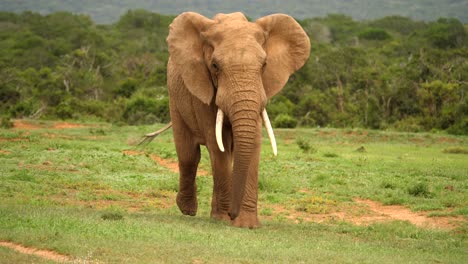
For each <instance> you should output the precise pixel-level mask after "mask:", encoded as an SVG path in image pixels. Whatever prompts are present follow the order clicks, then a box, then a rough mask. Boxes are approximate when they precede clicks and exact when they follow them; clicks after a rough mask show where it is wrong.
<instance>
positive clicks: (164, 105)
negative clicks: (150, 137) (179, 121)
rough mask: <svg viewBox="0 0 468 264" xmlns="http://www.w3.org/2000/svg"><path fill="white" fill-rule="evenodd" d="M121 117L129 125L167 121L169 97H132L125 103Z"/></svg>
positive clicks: (168, 118) (168, 117)
mask: <svg viewBox="0 0 468 264" xmlns="http://www.w3.org/2000/svg"><path fill="white" fill-rule="evenodd" d="M122 118H123V120H124V121H125V122H127V123H128V124H131V125H139V124H152V123H156V122H157V123H165V122H168V121H169V120H170V116H169V98H167V97H161V98H156V99H154V98H145V97H136V98H132V99H131V100H130V101H128V102H127V104H126V105H125V109H124V112H123V115H122Z"/></svg>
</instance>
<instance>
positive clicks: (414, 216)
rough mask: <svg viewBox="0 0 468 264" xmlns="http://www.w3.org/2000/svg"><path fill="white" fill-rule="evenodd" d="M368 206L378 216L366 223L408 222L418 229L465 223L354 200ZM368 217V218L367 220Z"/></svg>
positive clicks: (367, 220)
mask: <svg viewBox="0 0 468 264" xmlns="http://www.w3.org/2000/svg"><path fill="white" fill-rule="evenodd" d="M354 201H355V202H356V203H358V204H363V205H366V206H367V207H368V208H369V209H370V210H371V212H373V213H375V214H376V215H373V216H365V217H363V220H365V221H364V222H372V221H374V222H380V221H388V220H400V221H408V222H410V223H412V224H413V225H415V226H418V227H428V228H443V229H453V228H456V227H457V226H458V224H459V223H460V222H461V221H463V220H462V219H461V218H459V217H454V216H452V217H448V216H443V217H428V213H427V212H413V211H411V210H409V209H408V208H406V207H403V206H400V205H382V204H381V203H379V202H375V201H371V200H363V199H355V200H354ZM366 217H367V218H366Z"/></svg>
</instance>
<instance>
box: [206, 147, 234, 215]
mask: <svg viewBox="0 0 468 264" xmlns="http://www.w3.org/2000/svg"><path fill="white" fill-rule="evenodd" d="M225 142H226V141H225ZM230 144H231V143H229V144H226V145H227V146H230ZM214 148H215V149H216V150H215V151H210V158H211V167H212V172H213V196H212V200H211V217H212V218H215V219H218V220H226V221H229V220H230V218H229V215H228V212H229V206H230V204H231V182H232V180H231V178H232V155H231V151H230V147H227V149H226V151H225V152H224V153H223V152H220V151H219V149H217V148H218V146H214Z"/></svg>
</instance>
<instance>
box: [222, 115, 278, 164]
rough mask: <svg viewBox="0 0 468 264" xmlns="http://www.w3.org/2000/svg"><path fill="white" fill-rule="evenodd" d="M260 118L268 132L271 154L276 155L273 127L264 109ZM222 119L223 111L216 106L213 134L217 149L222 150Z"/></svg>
mask: <svg viewBox="0 0 468 264" xmlns="http://www.w3.org/2000/svg"><path fill="white" fill-rule="evenodd" d="M262 119H263V123H264V124H265V128H266V130H267V133H268V138H269V139H270V143H271V148H272V149H273V155H275V156H276V155H278V149H277V147H276V138H275V134H274V133H273V127H272V126H271V122H270V118H268V114H267V111H266V109H263V111H262ZM223 121H224V113H223V111H222V110H221V109H219V108H218V113H217V114H216V128H215V135H216V143H217V144H218V147H219V150H220V151H221V152H224V144H223Z"/></svg>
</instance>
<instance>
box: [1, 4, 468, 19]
mask: <svg viewBox="0 0 468 264" xmlns="http://www.w3.org/2000/svg"><path fill="white" fill-rule="evenodd" d="M128 9H145V10H149V11H152V12H156V13H160V14H179V13H181V12H184V11H188V10H191V11H195V12H198V13H200V14H203V15H205V16H210V17H211V16H214V15H215V14H217V13H232V12H238V11H241V12H244V13H245V14H246V15H247V16H249V17H252V18H259V17H262V16H265V15H269V14H274V13H285V14H289V15H291V16H293V17H296V18H300V19H305V18H309V17H323V16H326V15H327V14H329V13H339V14H345V15H348V16H351V17H352V18H354V19H357V20H368V19H376V18H381V17H385V16H389V15H393V14H399V15H402V16H405V17H410V18H412V19H415V20H422V21H431V20H434V19H435V18H437V17H455V18H457V19H459V20H461V21H462V22H463V23H467V22H468V13H467V12H466V0H411V1H401V0H346V1H343V0H307V1H304V0H288V1H279V0H236V1H219V0H189V1H187V0H158V1H148V0H119V1H115V0H99V1H96V0H74V1H64V0H21V1H19V0H2V1H1V3H0V10H3V11H9V12H16V13H18V12H23V11H26V10H31V11H35V12H40V13H41V14H49V13H54V12H57V11H70V12H72V13H79V14H89V15H90V16H91V17H92V18H93V20H94V21H95V22H96V23H98V24H111V23H114V22H115V21H117V20H118V19H119V18H120V16H121V15H122V14H124V13H125V12H126V10H128Z"/></svg>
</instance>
